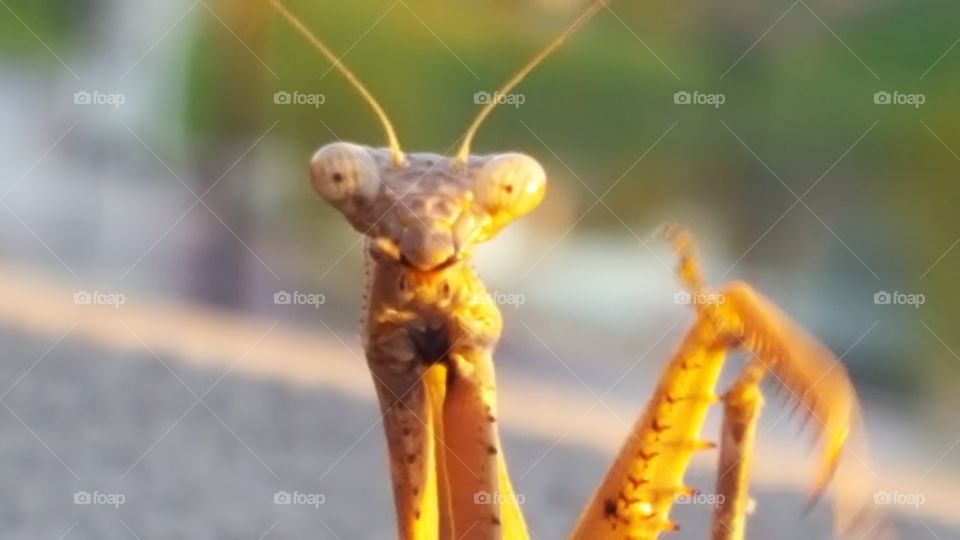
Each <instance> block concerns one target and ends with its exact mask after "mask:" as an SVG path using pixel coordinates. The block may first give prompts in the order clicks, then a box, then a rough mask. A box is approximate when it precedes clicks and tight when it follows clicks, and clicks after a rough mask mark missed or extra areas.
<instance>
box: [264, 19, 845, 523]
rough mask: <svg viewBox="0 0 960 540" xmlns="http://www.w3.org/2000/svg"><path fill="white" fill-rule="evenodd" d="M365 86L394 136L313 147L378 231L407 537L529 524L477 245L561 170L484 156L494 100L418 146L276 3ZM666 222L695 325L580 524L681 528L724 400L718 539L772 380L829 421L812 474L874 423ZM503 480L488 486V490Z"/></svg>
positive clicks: (763, 305)
mask: <svg viewBox="0 0 960 540" xmlns="http://www.w3.org/2000/svg"><path fill="white" fill-rule="evenodd" d="M269 1H270V2H271V4H272V5H273V7H274V8H276V10H277V11H278V12H279V13H280V14H281V15H282V16H283V17H284V18H286V19H287V20H288V21H289V22H290V24H292V25H293V27H294V28H295V29H296V30H297V31H298V32H300V33H301V34H303V35H304V37H305V38H306V39H307V40H308V41H309V42H310V43H311V44H312V45H313V46H314V47H315V48H316V49H317V50H319V51H320V53H322V54H323V55H324V56H325V57H326V58H327V59H328V60H329V61H330V62H332V63H333V65H334V66H335V67H336V69H338V70H339V71H340V72H341V73H342V74H343V75H344V76H345V77H346V78H347V80H348V81H349V82H350V83H351V84H352V85H353V86H354V88H356V90H357V91H358V92H359V93H360V95H361V96H362V97H363V98H364V100H365V101H366V102H367V103H368V104H369V105H370V106H371V108H372V109H373V111H374V113H375V114H376V115H377V117H378V118H379V119H380V121H381V122H382V124H383V126H384V129H385V131H386V135H387V142H388V145H387V147H386V148H372V147H368V146H363V145H358V144H352V143H346V142H334V143H330V144H327V145H326V146H323V147H322V148H320V149H319V150H318V151H317V152H316V153H315V154H314V155H313V158H312V159H311V161H310V181H311V183H312V185H313V188H314V189H315V190H316V192H317V193H318V194H319V195H320V197H321V198H322V199H323V200H325V201H326V202H327V203H329V204H330V205H331V206H333V207H334V208H335V209H336V210H338V211H339V212H340V213H341V214H342V215H343V217H344V218H346V220H347V221H348V222H349V223H350V225H351V226H352V227H353V228H354V229H356V230H357V231H358V232H359V233H360V234H362V235H363V236H364V238H365V247H366V251H367V276H368V277H367V279H368V282H367V294H366V311H365V315H364V322H363V345H364V349H365V352H366V357H367V361H368V364H369V368H370V372H371V374H372V376H373V380H374V384H375V387H376V391H377V396H378V399H379V403H380V408H381V412H382V415H383V416H382V419H383V423H384V428H385V431H386V438H387V448H388V452H389V464H390V474H391V476H392V484H393V493H394V501H395V506H396V514H397V522H398V534H399V537H400V538H402V539H404V540H407V539H418V540H420V539H422V540H436V539H463V538H468V539H496V538H507V539H511V540H512V539H524V538H528V537H529V535H528V532H527V528H526V525H525V523H524V519H523V516H522V514H521V512H520V508H519V506H518V504H517V498H516V497H514V496H513V488H512V486H511V483H510V477H509V475H508V473H507V468H506V464H505V461H504V457H503V453H502V452H501V444H500V438H499V434H498V429H497V404H496V381H495V378H494V365H493V354H494V348H495V346H496V344H497V341H498V339H499V337H500V331H501V318H500V313H499V311H498V310H497V307H496V306H495V305H494V302H493V301H492V299H491V298H490V296H489V295H488V294H487V292H486V290H485V289H484V285H483V283H482V282H481V281H480V279H479V278H478V277H477V274H476V273H475V272H474V270H473V269H472V267H471V266H470V256H471V253H472V251H473V250H474V249H475V247H476V246H477V245H478V244H480V243H482V242H485V241H487V240H490V239H492V238H494V237H495V236H496V235H497V233H498V232H499V231H500V230H501V229H503V228H504V227H505V226H507V225H508V224H509V223H510V222H512V221H514V220H515V219H517V218H520V217H522V216H524V215H526V214H528V213H529V212H531V211H532V210H534V208H536V207H537V205H538V204H539V203H540V202H541V200H542V199H543V197H544V195H545V192H546V188H547V175H546V173H545V171H544V169H543V167H542V166H541V165H540V164H539V163H538V162H537V161H536V160H535V159H533V158H532V157H529V156H526V155H523V154H519V153H502V154H493V155H487V156H477V155H473V154H471V152H470V146H471V142H472V140H473V137H474V135H475V134H476V133H477V131H478V130H479V128H480V126H481V125H482V124H483V121H484V120H485V119H486V118H487V117H488V116H489V115H490V113H491V112H492V111H493V109H494V107H495V106H496V104H497V103H496V101H495V100H494V101H491V102H490V103H488V104H486V106H485V107H483V108H482V109H481V111H480V113H479V114H478V115H477V117H476V118H475V120H474V121H473V123H472V124H471V125H470V127H469V129H468V130H467V131H466V133H465V135H464V136H463V138H462V139H461V144H460V147H459V150H458V151H457V152H456V154H455V155H454V156H452V157H448V156H443V155H437V154H430V153H413V154H406V153H404V152H403V151H402V150H401V147H400V144H399V142H398V139H397V136H396V133H395V131H394V129H393V126H392V125H391V123H390V120H389V119H388V117H387V115H386V113H385V112H384V110H383V108H382V107H381V106H380V104H379V103H378V102H377V101H376V99H375V98H374V97H373V94H371V93H370V91H369V90H367V88H366V87H365V86H364V85H363V84H362V83H361V82H360V81H359V79H358V78H357V77H356V76H355V75H354V74H353V72H352V71H350V69H349V68H347V67H346V66H345V65H344V64H343V63H342V62H341V60H340V59H339V58H338V57H337V56H336V55H335V54H334V53H333V52H332V51H331V50H330V49H329V48H328V47H327V46H326V45H325V44H324V43H323V42H322V41H320V39H318V38H317V37H316V36H315V35H314V34H313V33H312V32H311V31H310V30H309V29H308V28H307V27H306V26H305V25H304V24H303V23H301V22H300V21H299V19H298V18H297V17H296V16H295V15H294V14H293V13H292V12H290V11H289V10H288V9H287V8H286V7H285V6H284V4H283V3H282V2H281V1H280V0H269ZM606 7H607V2H606V1H605V0H597V1H595V2H593V3H592V4H591V5H590V6H589V7H588V9H587V10H586V11H585V12H584V13H583V14H582V15H581V16H580V17H579V18H578V19H576V21H574V23H573V24H572V25H571V26H570V27H568V28H567V29H566V30H565V31H564V32H563V33H562V34H561V35H560V36H559V37H558V38H557V39H556V40H555V41H554V42H552V43H551V44H550V45H549V46H548V47H546V48H545V49H544V50H543V51H541V52H540V53H539V54H538V55H536V56H535V57H534V58H533V59H532V60H531V61H530V62H529V63H528V64H527V65H526V66H525V67H523V69H521V70H520V71H519V72H518V73H517V74H516V75H515V76H514V77H513V78H511V79H510V80H509V81H508V82H507V83H506V84H505V85H504V86H503V87H502V88H501V89H500V93H501V94H507V93H509V92H510V91H511V90H512V89H513V88H514V87H515V86H516V85H518V84H519V83H520V82H521V81H522V80H523V78H524V77H525V76H526V75H527V74H529V73H530V72H531V71H532V70H533V69H534V68H535V67H536V66H537V65H539V64H540V62H542V61H543V60H544V59H545V58H546V57H548V56H549V55H550V54H551V53H553V52H554V51H555V50H556V49H558V48H559V47H560V45H561V44H562V43H563V42H564V41H565V40H566V38H568V37H569V36H571V35H572V34H573V33H575V32H576V31H577V30H578V29H579V28H580V27H581V26H583V25H584V24H585V23H586V22H587V21H588V20H590V19H591V18H592V17H593V16H594V15H596V14H597V13H598V12H600V11H601V10H603V9H605V8H606ZM666 237H667V238H668V240H669V241H670V242H671V243H672V244H673V246H674V248H675V250H676V251H677V253H678V255H679V260H680V264H679V267H678V271H677V273H678V276H679V279H680V281H681V283H682V284H683V285H684V286H685V287H686V289H687V290H688V291H689V292H690V294H691V297H692V298H695V299H696V298H706V297H713V298H723V299H724V301H723V302H722V303H719V302H712V303H702V302H696V301H695V302H693V306H694V314H695V317H696V318H695V322H694V324H693V326H692V328H691V329H690V330H689V332H688V333H687V335H686V337H685V338H684V340H683V342H682V344H681V346H680V348H679V350H678V352H677V353H676V354H675V356H674V357H673V359H672V360H671V361H670V363H669V364H668V365H667V367H666V370H665V371H664V373H663V374H662V376H661V378H660V379H659V383H658V386H657V389H656V391H655V393H654V395H653V397H652V398H651V399H650V402H649V403H648V405H647V408H646V410H645V411H644V413H643V414H642V415H641V416H640V418H639V419H638V420H637V421H636V423H635V425H634V426H633V428H632V431H631V433H630V434H629V436H628V438H627V440H626V442H625V443H624V444H623V447H622V449H621V450H620V452H619V454H618V455H617V457H616V459H615V460H614V461H613V464H612V465H611V466H610V468H609V470H608V472H607V474H606V476H605V478H604V479H603V481H602V483H601V485H600V487H599V488H598V489H597V490H596V492H595V493H594V494H593V496H592V497H591V498H590V501H589V502H588V504H587V506H586V507H585V508H584V510H583V513H582V514H581V516H580V518H579V520H578V521H577V523H576V525H575V528H574V531H573V532H572V535H571V537H572V538H575V539H631V540H639V539H654V538H657V537H659V535H660V534H661V533H663V532H666V531H670V530H674V529H676V528H677V525H676V524H674V523H673V522H672V521H671V520H670V519H669V513H670V510H671V506H672V504H673V503H674V500H675V498H677V497H678V496H681V495H684V494H690V493H691V492H692V490H691V489H690V488H687V487H685V486H684V484H683V475H684V473H685V471H686V470H687V467H688V465H689V462H690V460H691V458H692V456H693V454H694V453H695V452H697V451H700V450H704V449H708V448H712V447H714V446H715V445H713V444H710V443H707V442H704V441H703V440H701V438H700V431H701V429H702V425H703V423H704V420H705V416H706V413H707V410H708V408H709V406H710V405H712V404H714V403H717V402H720V403H722V405H723V408H724V419H723V425H722V433H721V438H720V443H719V446H720V456H719V462H720V467H719V469H720V472H719V473H718V481H717V490H718V491H717V494H718V495H719V497H718V500H719V501H720V503H719V504H718V505H717V507H716V508H715V510H714V516H713V527H712V538H713V539H714V540H738V539H742V538H743V537H744V530H745V516H746V514H747V503H748V500H749V499H748V494H747V487H748V473H749V466H750V461H751V457H752V453H751V452H752V446H753V443H754V439H755V432H756V423H757V419H758V416H759V412H760V408H761V405H762V402H763V398H762V396H761V394H760V391H759V386H758V385H759V383H760V381H761V380H762V379H764V378H765V377H766V378H770V379H772V380H773V382H774V384H776V385H779V386H781V387H782V388H784V389H786V390H787V391H788V392H789V393H791V394H793V395H794V397H795V398H796V402H797V406H798V407H802V408H803V409H805V412H806V413H807V414H808V415H809V416H810V417H813V418H815V419H816V421H815V422H813V423H812V424H813V426H814V428H815V429H816V430H817V432H818V433H819V436H820V439H821V448H822V457H821V459H820V465H819V469H818V471H817V473H816V475H815V479H814V482H813V486H812V496H813V499H816V498H817V497H818V496H819V495H820V494H821V493H822V492H823V490H824V489H825V487H826V486H827V484H828V483H829V481H830V479H831V476H832V474H833V471H834V469H835V467H836V465H837V463H838V460H839V458H840V455H841V451H842V449H843V447H844V444H845V442H846V440H847V437H848V433H849V431H850V427H851V425H853V424H854V423H855V422H856V421H857V416H858V405H857V399H856V395H855V392H854V390H853V387H852V385H851V383H850V381H849V378H848V376H847V374H846V371H845V370H844V368H843V366H842V364H840V362H839V360H838V359H837V358H836V357H835V356H834V355H833V354H832V353H831V352H830V351H829V350H828V349H827V348H826V347H824V346H823V345H821V344H820V343H819V342H818V341H817V340H816V339H815V338H814V337H812V336H811V335H810V334H808V333H807V332H806V331H804V330H803V329H801V328H799V327H798V326H797V325H795V324H794V323H793V322H792V321H791V320H790V318H789V317H788V316H787V315H786V314H785V313H783V312H781V311H780V310H779V309H778V308H776V307H775V306H774V304H773V303H772V302H771V301H769V300H767V299H766V298H765V297H763V296H762V295H761V294H759V293H758V292H756V291H755V290H754V289H753V288H752V287H750V286H749V285H747V284H744V283H733V284H730V285H727V286H724V287H722V288H720V289H717V290H716V291H711V290H709V289H708V288H707V286H706V285H705V284H704V282H703V280H702V279H701V278H700V276H699V268H698V262H697V258H696V253H695V249H694V245H693V241H692V239H691V237H690V235H689V234H688V233H686V232H685V231H683V230H680V229H679V228H676V227H669V228H667V229H666ZM737 349H740V350H744V351H746V352H747V353H748V354H749V358H750V359H749V360H748V362H747V364H746V367H745V368H744V370H743V373H742V374H741V375H740V376H739V378H738V379H737V380H736V382H735V383H734V384H733V385H732V387H731V388H730V389H729V390H728V391H727V392H725V393H724V394H723V395H722V396H719V397H718V396H716V395H715V386H716V384H717V380H718V377H719V374H720V371H721V368H722V367H723V364H724V359H725V355H726V353H727V352H728V351H731V350H737ZM481 493H483V494H497V497H495V499H493V500H478V497H477V495H478V494H481Z"/></svg>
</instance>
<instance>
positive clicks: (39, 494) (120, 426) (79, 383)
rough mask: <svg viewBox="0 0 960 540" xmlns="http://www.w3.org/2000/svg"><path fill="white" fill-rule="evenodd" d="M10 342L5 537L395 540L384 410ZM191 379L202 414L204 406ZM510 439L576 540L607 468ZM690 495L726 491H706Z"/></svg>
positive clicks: (795, 499) (539, 443) (5, 377)
mask: <svg viewBox="0 0 960 540" xmlns="http://www.w3.org/2000/svg"><path fill="white" fill-rule="evenodd" d="M0 343H2V344H3V347H2V350H3V351H4V355H3V356H4V361H3V362H0V387H2V388H3V389H6V388H7V387H10V386H11V385H12V387H11V388H10V389H9V390H8V391H7V392H6V393H4V394H3V395H2V397H0V402H2V404H3V405H5V408H0V425H2V429H3V444H0V463H2V464H3V478H4V482H3V489H2V491H0V538H3V539H23V540H38V539H47V538H49V539H60V538H62V539H90V540H112V539H117V540H120V539H131V538H138V539H141V540H148V539H190V540H206V539H230V540H242V539H252V540H257V539H287V538H289V539H300V538H332V539H342V540H350V539H366V538H370V539H389V538H392V537H393V536H394V532H393V524H392V523H393V515H392V503H391V495H390V492H389V488H388V486H389V484H388V482H387V470H386V467H385V459H384V448H383V443H382V440H381V439H382V434H381V432H380V429H381V428H380V426H379V424H377V423H376V422H377V419H378V414H377V411H376V408H375V406H374V404H373V402H372V401H370V402H361V401H357V400H354V399H348V398H345V397H343V396H342V395H339V394H335V393H331V392H325V391H318V390H313V391H307V390H304V389H300V388H293V387H291V386H288V385H287V384H284V383H282V382H275V381H261V380H255V379H251V378H248V377H245V376H239V375H237V376H234V375H227V376H226V377H224V378H223V379H221V380H219V382H217V381H218V378H219V377H220V375H221V373H222V370H221V369H218V368H217V369H211V370H198V369H196V368H195V367H192V366H190V365H189V364H185V363H180V362H178V361H177V360H176V359H173V358H164V359H163V362H165V363H166V364H167V365H168V366H169V367H170V368H171V369H172V370H173V372H174V373H176V377H175V376H174V375H173V374H172V373H171V371H169V370H168V369H167V368H166V367H164V365H163V363H161V361H160V360H158V359H157V358H155V357H153V356H150V355H149V354H136V355H130V356H121V355H117V354H115V353H105V352H103V351H102V350H99V349H97V348H94V347H91V346H88V345H86V344H84V343H83V342H81V341H76V340H72V339H70V338H68V339H66V340H64V341H63V342H61V343H60V344H58V345H57V346H56V347H54V348H53V349H51V350H50V351H49V353H48V354H47V355H46V356H43V354H44V351H45V350H47V348H48V347H49V341H45V340H40V339H35V338H32V337H27V336H25V335H22V334H17V333H13V332H10V331H3V330H0ZM38 358H40V360H39V361H37V359H38ZM34 362H36V364H35V365H34ZM31 365H33V367H32V368H31ZM25 372H26V375H23V376H22V377H21V375H22V374H24V373H25ZM177 377H179V378H180V379H181V380H182V381H183V382H184V383H185V384H186V385H187V386H189V387H190V389H191V390H192V392H193V393H195V394H196V395H197V396H202V397H203V403H200V404H196V405H195V403H196V401H197V400H196V397H195V396H194V395H193V394H191V391H189V390H187V389H186V388H185V387H184V386H183V385H182V384H181V383H180V382H179V381H178V380H177ZM211 385H213V387H212V389H210V390H209V393H207V394H206V395H204V392H207V390H208V388H210V387H211ZM208 407H209V408H208ZM505 436H506V442H505V445H506V452H507V455H508V457H509V459H510V462H511V464H512V467H513V470H514V472H515V474H516V472H517V471H526V470H529V472H528V473H527V474H526V475H525V476H523V477H522V478H517V484H518V486H517V488H518V492H519V493H522V494H523V495H524V497H525V502H524V508H525V511H526V513H527V515H528V519H529V521H530V525H531V528H532V530H533V532H534V533H535V534H536V537H537V538H540V539H544V540H547V539H556V538H564V537H565V533H566V531H568V530H569V527H570V525H571V523H572V522H573V520H574V519H575V518H576V516H577V514H578V511H579V508H580V506H581V505H582V504H583V502H584V501H585V499H586V498H587V495H588V493H589V492H590V490H591V488H592V487H593V486H594V485H595V484H596V483H597V481H598V479H599V477H600V475H601V474H602V472H603V470H604V468H605V463H606V462H607V460H608V459H609V458H608V457H606V456H601V455H599V454H597V453H594V452H590V451H585V450H581V449H578V448H576V447H569V446H564V445H563V444H561V445H558V446H556V447H555V448H553V449H551V450H550V451H549V453H547V455H546V456H545V457H543V459H542V460H541V461H540V462H539V463H538V464H537V466H536V467H530V465H531V464H533V463H534V462H535V461H537V460H538V459H539V458H540V457H541V456H542V455H543V454H544V452H545V451H546V450H547V449H548V448H550V446H551V445H552V444H553V443H554V441H552V440H542V439H534V438H529V437H525V436H523V435H522V434H517V433H509V432H508V433H506V434H505ZM692 483H693V485H695V486H707V487H709V486H710V485H712V481H711V480H710V479H708V478H705V477H702V476H701V477H696V476H695V477H694V478H692ZM82 491H86V492H89V493H91V494H96V495H97V496H100V497H101V498H102V497H104V496H109V495H111V494H122V495H123V497H125V501H124V502H123V504H122V505H120V506H119V508H114V507H112V506H108V505H78V504H75V502H74V497H75V494H77V493H78V492H82ZM281 491H286V492H290V493H294V492H299V493H300V494H322V496H323V497H324V498H323V504H320V505H318V506H317V507H313V506H307V505H299V506H298V505H277V504H274V494H275V493H277V492H281ZM756 497H757V499H758V500H759V501H760V508H759V510H758V512H757V514H756V515H755V516H754V517H753V518H752V520H751V522H750V533H749V537H750V538H753V539H768V538H776V539H784V540H791V539H797V540H799V539H811V538H829V537H830V535H829V525H828V524H829V515H828V512H827V510H825V509H822V508H821V509H819V510H817V511H815V512H814V513H813V514H812V515H810V516H808V517H807V518H804V519H801V518H800V516H799V514H800V511H801V509H802V507H803V496H802V494H800V493H784V492H759V493H757V494H756ZM104 500H105V499H104ZM317 500H319V498H318V499H317ZM675 516H676V517H677V518H678V519H679V520H680V521H681V523H682V524H683V530H682V531H681V532H680V533H679V534H677V535H674V536H672V537H673V538H678V539H691V540H693V539H698V540H701V539H703V538H706V534H705V530H706V529H705V526H706V521H707V511H706V510H705V509H703V508H696V507H693V506H687V507H679V508H678V510H677V511H676V513H675ZM927 527H929V530H928V528H927ZM902 532H903V537H904V538H908V539H914V538H916V539H923V538H931V539H934V540H935V539H937V538H939V539H941V540H946V539H948V538H960V531H957V530H949V529H947V528H945V527H942V526H938V525H937V524H935V523H931V522H929V521H928V522H927V523H926V524H922V523H920V522H916V521H905V522H904V523H903V524H902ZM867 537H869V535H868V536H867Z"/></svg>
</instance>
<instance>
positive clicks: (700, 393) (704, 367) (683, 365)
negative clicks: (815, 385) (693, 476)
mask: <svg viewBox="0 0 960 540" xmlns="http://www.w3.org/2000/svg"><path fill="white" fill-rule="evenodd" d="M724 345H725V344H724V343H722V342H721V341H720V339H719V338H718V336H717V334H716V332H715V331H714V326H713V325H712V324H711V323H710V322H709V321H708V320H707V319H706V318H705V317H699V318H698V320H697V323H696V324H695V325H694V327H693V328H692V329H691V331H690V332H689V333H688V334H687V336H686V337H685V339H684V341H683V344H682V345H681V347H680V350H679V352H677V354H676V355H675V356H674V358H673V359H672V360H671V362H670V364H669V365H668V366H667V368H666V371H665V372H664V373H663V375H662V376H661V378H660V384H659V385H658V387H657V390H656V392H655V393H654V396H653V398H652V399H651V401H650V403H649V404H648V405H647V408H646V410H645V412H644V414H643V416H642V417H641V418H640V419H639V420H638V421H637V423H636V424H635V425H634V427H633V430H632V431H631V434H630V438H629V439H628V440H627V442H626V443H625V444H624V446H623V448H622V450H621V451H620V454H619V455H618V456H617V459H616V460H615V461H614V463H613V465H612V466H611V468H610V470H609V471H608V473H607V476H606V478H605V479H604V482H603V484H602V486H601V487H600V489H599V490H597V492H596V493H595V495H594V498H593V500H592V501H591V503H590V504H589V505H588V506H587V509H586V510H585V512H584V514H583V515H582V516H581V517H580V521H579V524H578V526H577V528H576V532H575V533H574V534H573V538H575V539H578V540H579V539H588V538H589V539H591V540H592V539H597V538H602V539H610V540H617V539H630V540H641V539H654V538H657V537H658V536H659V535H660V534H661V533H663V532H667V531H672V530H676V529H677V526H676V525H675V524H674V523H673V522H671V521H670V519H669V513H670V508H671V507H672V505H673V502H674V499H675V498H676V497H677V496H678V495H684V494H685V495H691V494H692V493H693V490H691V489H690V488H687V487H685V486H684V485H683V476H684V473H685V472H686V470H687V467H688V465H689V463H690V459H691V458H692V457H693V454H694V452H696V451H698V450H702V449H705V448H712V447H713V445H712V444H710V443H706V442H703V441H702V440H701V439H700V431H701V428H702V426H703V422H704V420H705V418H706V414H707V410H708V409H709V407H710V405H711V404H712V403H714V402H715V401H716V397H715V394H714V389H715V386H716V383H717V378H718V377H719V374H720V369H721V368H722V366H723V360H724V351H725V346H724Z"/></svg>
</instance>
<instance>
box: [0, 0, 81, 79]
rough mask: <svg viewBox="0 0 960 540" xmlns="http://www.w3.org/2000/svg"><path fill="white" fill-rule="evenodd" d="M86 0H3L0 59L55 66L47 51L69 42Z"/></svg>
mask: <svg viewBox="0 0 960 540" xmlns="http://www.w3.org/2000/svg"><path fill="white" fill-rule="evenodd" d="M85 7H89V2H88V1H86V0H4V4H0V55H2V56H4V57H7V58H10V59H16V60H18V61H24V60H27V59H29V60H39V61H40V62H41V65H42V64H43V63H50V64H51V65H52V64H53V63H54V62H55V60H54V59H53V58H51V57H50V53H49V51H48V50H47V47H49V48H50V49H52V50H53V51H58V50H62V49H63V48H64V47H66V46H68V45H69V44H71V43H72V42H73V40H74V39H75V37H76V31H77V30H79V28H78V27H77V25H76V22H77V18H78V17H80V16H82V11H83V10H84V8H85ZM41 36H42V37H41Z"/></svg>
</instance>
